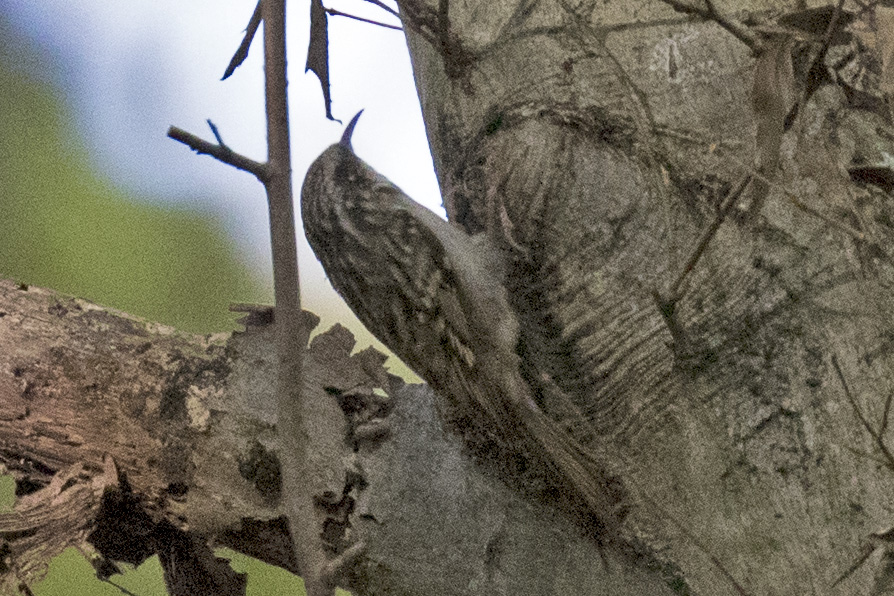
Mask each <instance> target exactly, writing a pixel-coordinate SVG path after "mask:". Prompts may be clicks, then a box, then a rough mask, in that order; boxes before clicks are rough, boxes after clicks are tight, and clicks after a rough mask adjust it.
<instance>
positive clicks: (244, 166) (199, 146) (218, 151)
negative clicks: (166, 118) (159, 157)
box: [168, 126, 270, 183]
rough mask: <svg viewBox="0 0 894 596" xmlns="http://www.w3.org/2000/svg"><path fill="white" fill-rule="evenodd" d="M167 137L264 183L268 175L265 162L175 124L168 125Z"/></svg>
mask: <svg viewBox="0 0 894 596" xmlns="http://www.w3.org/2000/svg"><path fill="white" fill-rule="evenodd" d="M168 137H170V138H172V139H174V140H175V141H179V142H181V143H183V144H184V145H186V146H187V147H189V148H190V149H192V150H193V151H195V152H196V153H198V154H200V155H210V156H211V157H213V158H214V159H216V160H218V161H222V162H223V163H225V164H228V165H231V166H233V167H234V168H236V169H237V170H242V171H244V172H248V173H249V174H253V175H254V176H255V177H256V178H257V179H258V180H260V181H261V182H264V183H266V182H267V180H268V178H269V176H270V174H269V172H268V170H267V164H263V163H260V162H257V161H255V160H253V159H249V158H248V157H245V156H244V155H240V154H239V153H236V152H235V151H233V150H232V149H230V148H229V147H227V146H226V145H220V144H218V145H215V144H214V143H209V142H208V141H206V140H204V139H201V138H199V137H197V136H195V135H194V134H192V133H189V132H186V131H185V130H183V129H182V128H177V127H176V126H172V127H170V128H169V129H168Z"/></svg>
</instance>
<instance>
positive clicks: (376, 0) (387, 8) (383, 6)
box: [364, 0, 400, 18]
mask: <svg viewBox="0 0 894 596" xmlns="http://www.w3.org/2000/svg"><path fill="white" fill-rule="evenodd" d="M364 1H365V2H369V3H370V4H375V5H376V6H378V7H379V8H381V9H382V10H384V11H385V12H389V13H391V14H392V15H394V16H396V17H397V18H400V13H399V12H397V11H396V10H394V9H393V8H391V7H390V6H388V5H387V4H384V3H382V2H379V0H364Z"/></svg>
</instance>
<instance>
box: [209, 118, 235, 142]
mask: <svg viewBox="0 0 894 596" xmlns="http://www.w3.org/2000/svg"><path fill="white" fill-rule="evenodd" d="M205 122H207V123H208V128H210V129H211V134H213V135H214V138H215V139H217V144H218V145H220V146H221V147H223V148H224V149H229V147H227V144H226V143H224V140H223V138H221V136H220V131H219V130H217V127H216V126H215V125H214V122H212V121H211V120H210V119H208V120H205Z"/></svg>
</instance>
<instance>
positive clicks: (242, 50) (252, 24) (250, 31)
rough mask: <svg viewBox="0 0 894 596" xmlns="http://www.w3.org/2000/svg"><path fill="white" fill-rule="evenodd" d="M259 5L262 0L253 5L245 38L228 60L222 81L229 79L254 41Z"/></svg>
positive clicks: (259, 15)
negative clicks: (253, 8) (253, 9)
mask: <svg viewBox="0 0 894 596" xmlns="http://www.w3.org/2000/svg"><path fill="white" fill-rule="evenodd" d="M261 3H262V0H258V3H257V4H256V5H255V11H254V12H253V13H252V14H251V19H249V21H248V26H247V27H246V28H245V36H244V37H243V38H242V43H240V44H239V49H237V50H236V53H235V54H233V57H232V58H231V59H230V63H229V64H228V65H227V69H226V70H225V71H224V76H223V77H221V80H222V81H223V80H226V79H227V78H229V76H230V75H231V74H233V73H234V72H235V71H236V69H237V68H239V65H241V64H242V63H243V62H245V59H246V58H247V57H248V49H249V48H250V47H251V41H252V40H253V39H254V37H255V33H257V32H258V26H259V25H260V24H261Z"/></svg>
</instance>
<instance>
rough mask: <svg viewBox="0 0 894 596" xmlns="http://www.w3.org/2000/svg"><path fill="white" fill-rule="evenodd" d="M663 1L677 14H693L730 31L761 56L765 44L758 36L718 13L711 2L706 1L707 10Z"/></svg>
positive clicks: (675, 1) (732, 19) (685, 3)
mask: <svg viewBox="0 0 894 596" xmlns="http://www.w3.org/2000/svg"><path fill="white" fill-rule="evenodd" d="M661 1H662V2H664V3H665V4H667V5H668V6H670V7H671V8H673V9H674V10H676V11H677V12H682V13H684V14H692V15H696V16H699V17H702V18H703V19H707V20H709V21H714V22H715V23H717V24H718V25H720V26H721V27H723V28H724V29H726V30H727V31H729V32H730V33H731V34H732V35H733V37H735V38H736V39H738V40H739V41H741V42H742V43H744V44H745V45H746V46H748V47H749V48H751V51H752V52H754V53H755V54H760V53H761V51H762V50H763V44H762V43H761V41H760V40H759V39H758V38H757V36H755V35H754V34H753V33H752V32H751V31H749V29H748V27H747V26H746V25H745V24H743V23H740V22H739V21H737V20H736V19H734V18H732V17H730V16H727V15H725V14H723V13H721V12H720V11H718V10H717V7H715V6H714V3H713V2H712V1H711V0H704V1H705V8H699V7H697V6H693V5H691V4H689V3H688V2H681V1H680V0H661Z"/></svg>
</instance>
